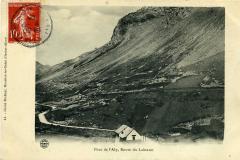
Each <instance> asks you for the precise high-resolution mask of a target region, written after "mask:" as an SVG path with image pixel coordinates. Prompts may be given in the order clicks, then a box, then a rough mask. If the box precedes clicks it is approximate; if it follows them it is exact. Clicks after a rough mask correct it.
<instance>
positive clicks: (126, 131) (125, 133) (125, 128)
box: [115, 125, 134, 138]
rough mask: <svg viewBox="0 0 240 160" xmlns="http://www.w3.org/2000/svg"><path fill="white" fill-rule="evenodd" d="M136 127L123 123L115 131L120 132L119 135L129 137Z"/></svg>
mask: <svg viewBox="0 0 240 160" xmlns="http://www.w3.org/2000/svg"><path fill="white" fill-rule="evenodd" d="M133 130H134V129H133V128H130V127H128V126H127V125H121V126H120V127H119V128H118V129H117V130H115V132H116V133H117V134H119V137H121V138H125V137H127V136H128V135H129V134H130V133H131V132H132V131H133Z"/></svg>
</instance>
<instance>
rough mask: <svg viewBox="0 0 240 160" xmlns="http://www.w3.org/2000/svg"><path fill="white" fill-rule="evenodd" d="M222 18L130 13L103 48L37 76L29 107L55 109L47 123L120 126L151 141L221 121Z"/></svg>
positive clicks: (183, 12)
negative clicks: (179, 128)
mask: <svg viewBox="0 0 240 160" xmlns="http://www.w3.org/2000/svg"><path fill="white" fill-rule="evenodd" d="M224 14H225V13H224V8H177V7H164V8H163V7H145V8H142V9H140V10H138V11H136V12H134V13H130V14H128V15H126V16H124V17H123V18H121V19H120V20H119V22H118V24H117V26H116V27H115V29H114V31H113V35H112V38H111V40H110V41H109V42H108V43H106V44H105V45H104V46H102V47H100V48H97V49H95V50H93V51H90V52H87V53H84V54H82V55H80V56H79V57H77V58H74V59H71V60H68V61H65V62H63V63H60V64H57V65H55V66H52V67H50V68H48V70H47V71H46V72H42V73H41V76H40V78H39V79H38V80H37V82H36V100H37V101H38V102H39V103H48V104H52V105H55V106H56V107H57V108H59V110H57V111H55V112H53V113H52V114H51V115H49V118H50V119H52V120H56V121H57V120H59V121H63V120H64V121H66V122H67V123H69V124H74V125H86V126H92V125H95V126H98V127H100V128H101V127H103V128H117V126H119V125H121V124H128V125H129V126H133V127H134V128H137V129H138V130H140V131H141V132H142V133H146V134H151V135H154V134H160V133H161V134H163V133H165V132H169V131H170V130H171V129H172V127H173V126H176V125H179V124H180V123H183V122H188V121H191V122H193V121H194V120H197V119H199V118H208V117H221V118H223V111H224V29H225V26H224V24H225V22H224V16H225V15H224ZM37 68H38V65H37ZM63 110H64V112H63ZM83 111H84V113H82V112H83Z"/></svg>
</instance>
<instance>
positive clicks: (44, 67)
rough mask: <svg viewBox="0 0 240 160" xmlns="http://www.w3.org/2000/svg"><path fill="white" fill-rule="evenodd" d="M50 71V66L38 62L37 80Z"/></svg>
mask: <svg viewBox="0 0 240 160" xmlns="http://www.w3.org/2000/svg"><path fill="white" fill-rule="evenodd" d="M49 69H50V66H48V65H43V64H41V63H39V62H36V80H39V79H41V76H42V75H44V73H45V72H47V71H48V70H49Z"/></svg>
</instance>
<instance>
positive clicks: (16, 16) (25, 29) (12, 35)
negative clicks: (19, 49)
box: [8, 3, 41, 43]
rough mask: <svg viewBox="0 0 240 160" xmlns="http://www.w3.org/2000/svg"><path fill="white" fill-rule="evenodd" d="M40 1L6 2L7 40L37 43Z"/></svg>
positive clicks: (38, 37)
mask: <svg viewBox="0 0 240 160" xmlns="http://www.w3.org/2000/svg"><path fill="white" fill-rule="evenodd" d="M40 11H41V7H40V3H9V4H8V42H10V43H13V42H30V43H38V42H39V41H40V40H41V37H40Z"/></svg>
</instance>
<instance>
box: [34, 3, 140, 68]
mask: <svg viewBox="0 0 240 160" xmlns="http://www.w3.org/2000/svg"><path fill="white" fill-rule="evenodd" d="M44 9H45V10H46V11H47V12H48V13H49V15H50V16H51V18H52V21H53V30H52V34H51V36H50V38H49V39H48V40H47V41H46V42H45V43H43V44H41V45H40V46H38V47H37V61H38V62H40V63H42V64H44V65H54V64H58V63H61V62H63V61H65V60H68V59H72V58H75V57H77V56H79V55H81V54H83V53H85V52H88V51H91V50H93V49H95V48H97V47H100V46H102V45H104V44H105V43H107V42H108V41H109V40H110V39H111V36H112V33H113V29H114V27H115V26H116V25H117V23H118V20H119V19H120V18H121V17H123V16H125V15H127V14H128V13H130V12H134V11H136V10H138V9H139V7H119V6H112V7H104V6H96V7H88V6H72V7H71V6H67V7H64V6H44Z"/></svg>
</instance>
